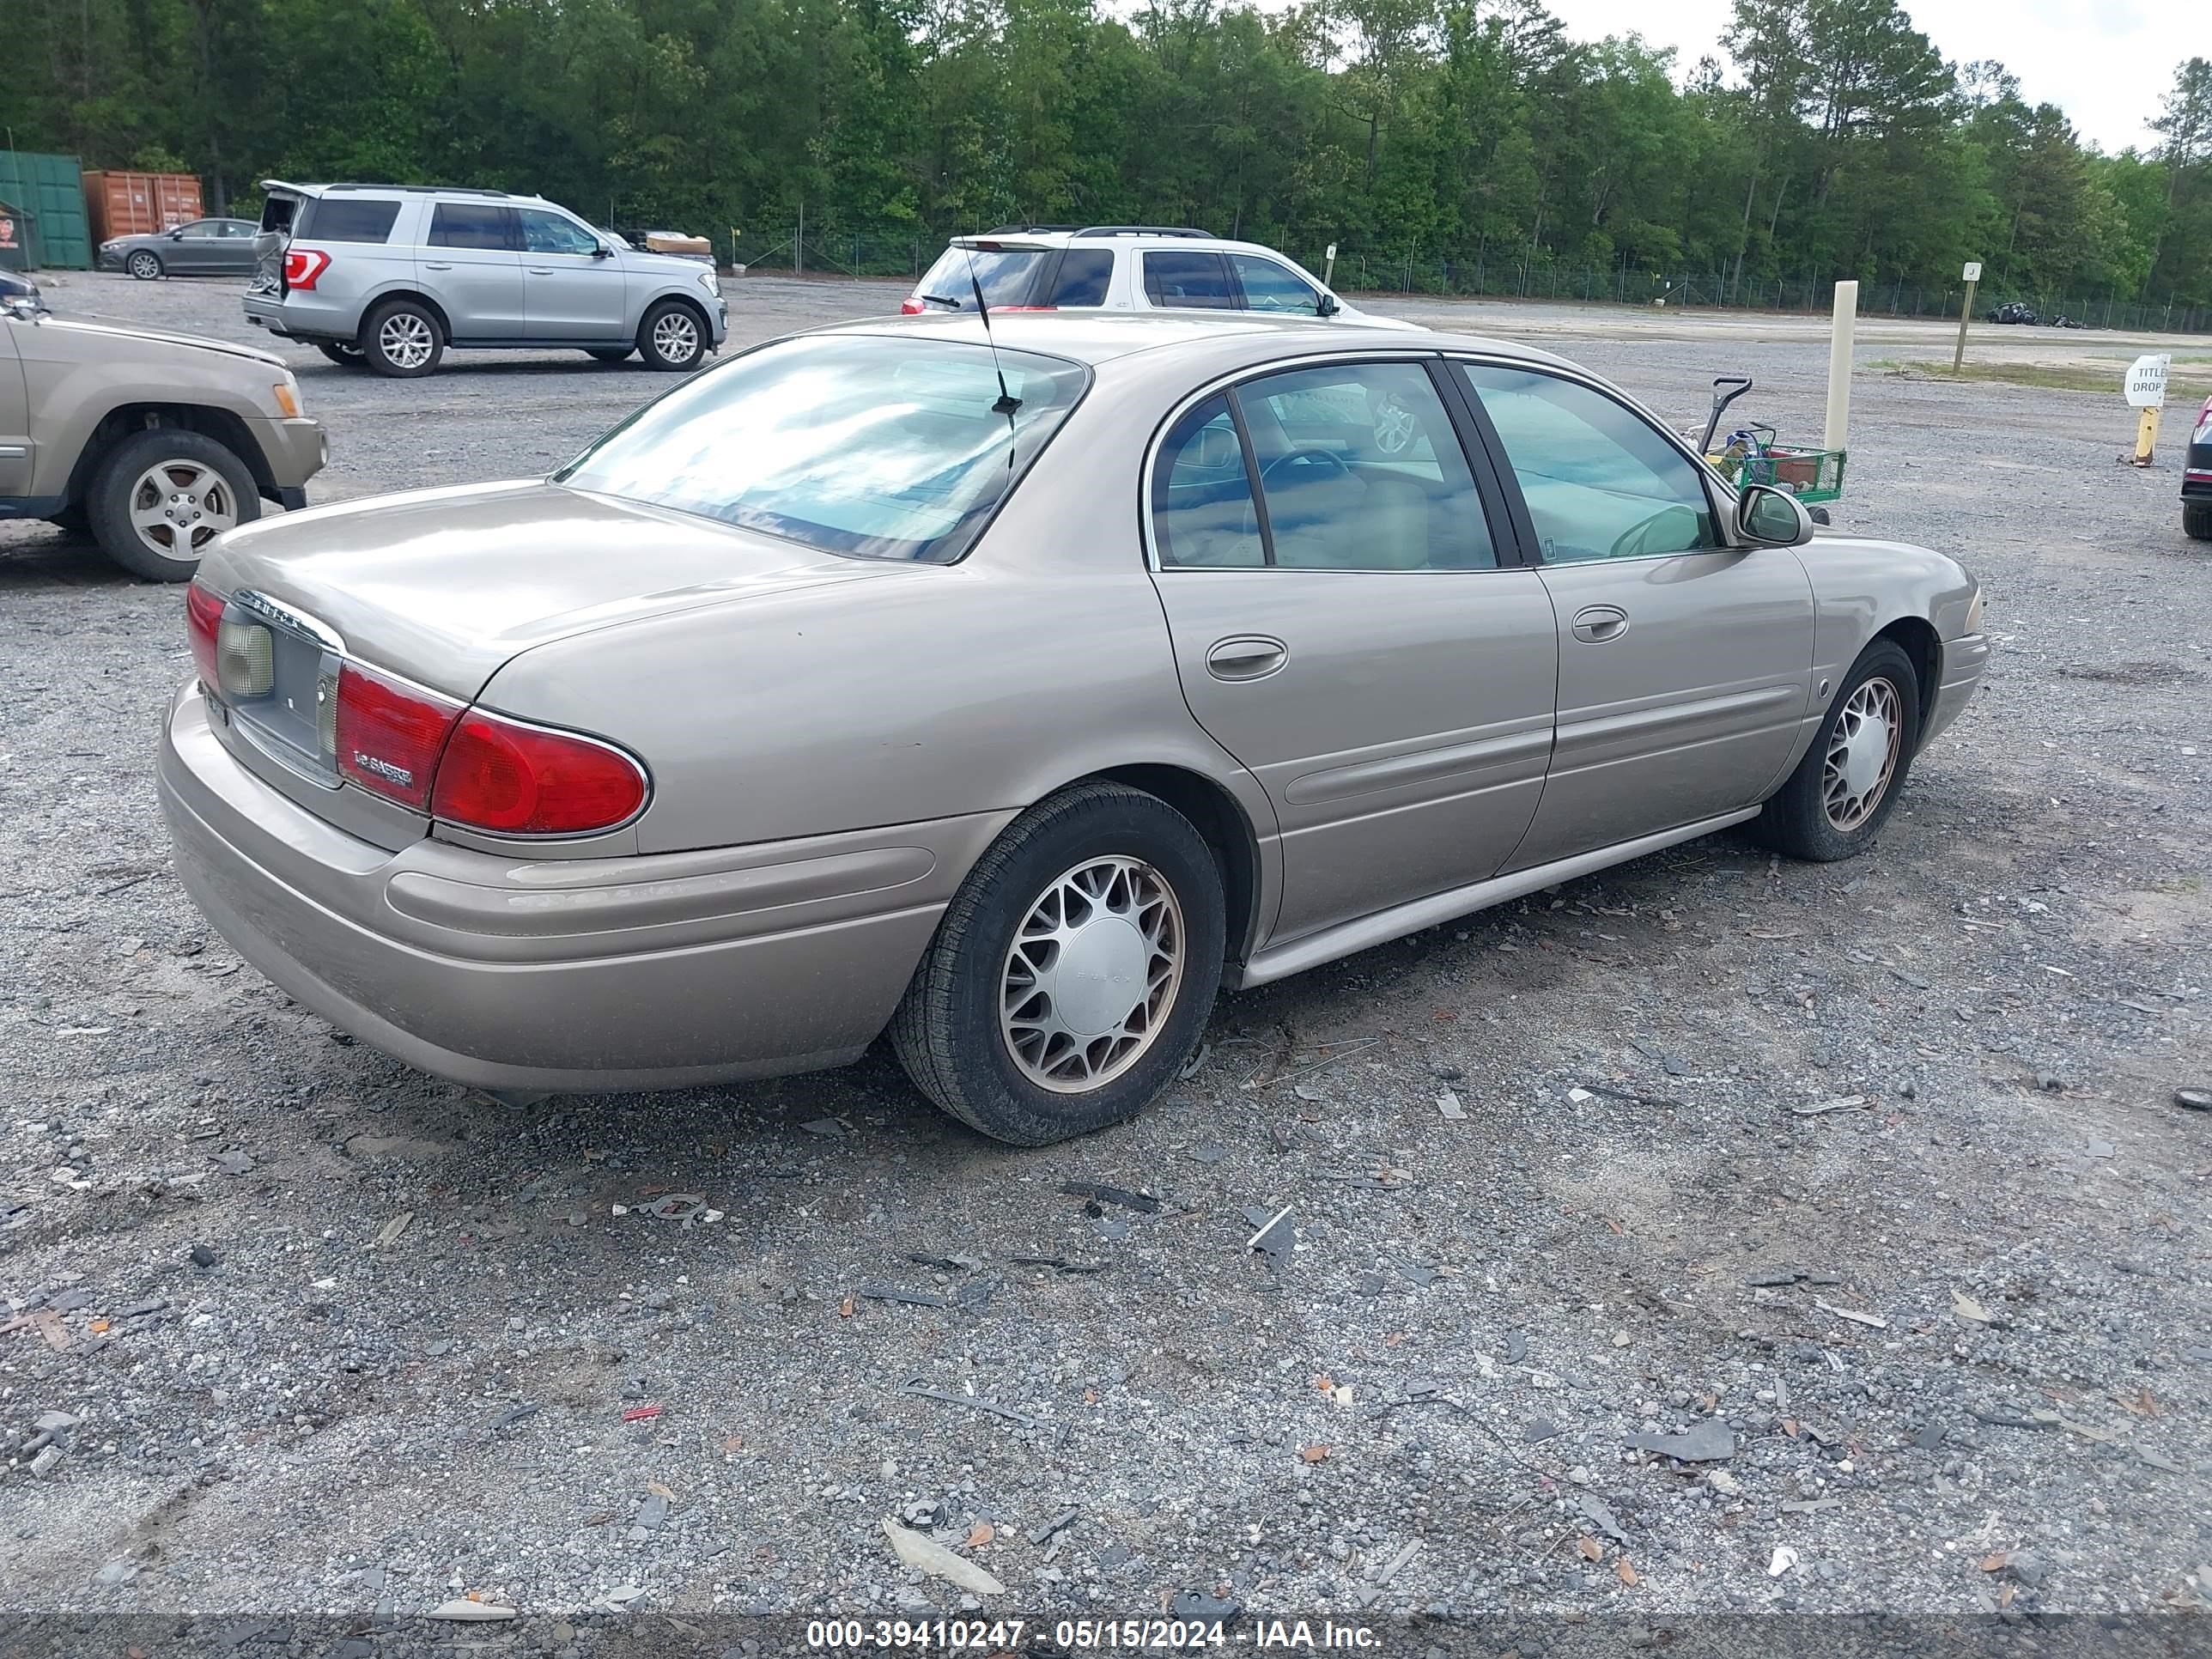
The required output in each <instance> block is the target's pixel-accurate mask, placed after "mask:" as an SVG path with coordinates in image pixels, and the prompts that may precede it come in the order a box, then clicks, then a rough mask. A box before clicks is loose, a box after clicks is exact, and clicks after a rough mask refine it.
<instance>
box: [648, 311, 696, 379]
mask: <svg viewBox="0 0 2212 1659" xmlns="http://www.w3.org/2000/svg"><path fill="white" fill-rule="evenodd" d="M637 349H638V352H639V354H640V355H641V356H643V357H644V359H645V361H646V366H647V368H659V369H666V370H668V371H670V372H671V373H674V374H681V373H683V372H684V370H686V369H692V368H698V367H699V358H700V356H701V355H702V353H704V352H705V350H706V349H707V328H706V325H705V324H703V323H702V322H701V321H700V320H699V313H697V312H696V311H694V310H692V309H691V307H690V306H687V305H685V304H684V301H681V300H663V301H659V303H658V304H656V305H652V306H648V307H646V313H645V316H644V318H643V319H642V320H641V321H640V322H639V324H638V325H637Z"/></svg>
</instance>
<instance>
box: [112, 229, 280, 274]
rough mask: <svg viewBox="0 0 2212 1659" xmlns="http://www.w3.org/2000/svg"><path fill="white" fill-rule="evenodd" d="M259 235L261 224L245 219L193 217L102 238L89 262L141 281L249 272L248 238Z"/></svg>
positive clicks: (251, 265) (251, 262)
mask: <svg viewBox="0 0 2212 1659" xmlns="http://www.w3.org/2000/svg"><path fill="white" fill-rule="evenodd" d="M259 234H261V227H260V226H258V225H257V224H256V223H254V222H253V221H252V220H251V219H195V220H193V221H192V222H191V223H190V224H185V225H179V226H177V227H176V228H174V229H172V230H157V231H150V232H149V233H148V234H145V235H143V236H118V237H115V238H113V239H112V240H108V241H105V242H102V243H101V244H100V252H99V255H98V257H97V258H95V259H94V264H97V265H98V266H99V267H100V270H127V271H129V272H130V273H131V275H132V276H136V277H137V279H138V280H139V281H140V282H142V283H154V282H159V281H160V280H161V278H162V277H164V276H252V274H253V268H254V252H253V239H254V238H255V237H256V236H258V235H259Z"/></svg>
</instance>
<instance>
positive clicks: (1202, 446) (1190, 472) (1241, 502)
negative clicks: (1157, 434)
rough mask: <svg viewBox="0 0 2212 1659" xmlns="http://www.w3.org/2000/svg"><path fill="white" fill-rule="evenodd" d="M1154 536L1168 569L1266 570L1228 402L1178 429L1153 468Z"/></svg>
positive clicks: (1212, 402)
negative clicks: (1157, 539)
mask: <svg viewBox="0 0 2212 1659" xmlns="http://www.w3.org/2000/svg"><path fill="white" fill-rule="evenodd" d="M1152 533H1153V534H1154V535H1155V536H1157V537H1158V538H1159V544H1160V563H1161V564H1162V566H1164V567H1165V568H1177V567H1181V568H1210V569H1222V568H1232V569H1233V568H1238V567H1244V568H1258V567H1259V566H1261V565H1263V564H1265V563H1267V546H1266V544H1264V543H1263V542H1261V539H1260V514H1259V512H1258V510H1257V509H1256V508H1255V507H1254V506H1253V505H1252V475H1251V474H1250V473H1249V471H1247V470H1246V469H1245V465H1244V444H1243V440H1242V439H1240V438H1239V437H1238V436H1237V423H1236V422H1235V420H1234V419H1233V418H1232V417H1231V415H1230V413H1229V402H1228V399H1227V398H1207V399H1206V401H1205V402H1204V403H1202V404H1199V405H1198V406H1197V407H1196V408H1195V409H1193V410H1190V411H1188V413H1187V414H1185V415H1184V416H1183V417H1182V419H1181V420H1179V421H1177V422H1176V423H1175V428H1174V429H1173V430H1172V431H1170V433H1169V434H1168V435H1167V437H1166V439H1165V441H1163V442H1162V443H1161V445H1160V453H1159V459H1158V460H1157V461H1155V462H1154V463H1153V464H1152Z"/></svg>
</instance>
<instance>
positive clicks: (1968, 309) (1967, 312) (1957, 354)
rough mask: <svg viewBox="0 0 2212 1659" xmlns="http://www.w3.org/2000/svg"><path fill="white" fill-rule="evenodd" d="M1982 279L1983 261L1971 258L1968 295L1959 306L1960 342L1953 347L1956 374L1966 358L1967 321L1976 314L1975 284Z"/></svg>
mask: <svg viewBox="0 0 2212 1659" xmlns="http://www.w3.org/2000/svg"><path fill="white" fill-rule="evenodd" d="M1981 280H1982V266H1981V262H1980V261H1979V260H1978V259H1976V260H1970V261H1968V262H1967V265H1966V299H1965V301H1962V302H1961V303H1960V307H1959V343H1958V344H1957V345H1956V346H1955V347H1954V348H1953V349H1952V352H1951V372H1952V373H1953V374H1957V373H1958V372H1959V365H1960V364H1961V363H1963V362H1966V321H1967V319H1969V318H1971V317H1972V315H1973V314H1974V285H1975V284H1976V283H1979V282H1980V281H1981Z"/></svg>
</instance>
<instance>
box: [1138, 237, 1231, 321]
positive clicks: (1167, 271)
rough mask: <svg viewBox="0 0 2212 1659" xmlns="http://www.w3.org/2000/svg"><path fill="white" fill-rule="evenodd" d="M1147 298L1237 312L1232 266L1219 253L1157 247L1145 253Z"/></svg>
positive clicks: (1165, 303)
mask: <svg viewBox="0 0 2212 1659" xmlns="http://www.w3.org/2000/svg"><path fill="white" fill-rule="evenodd" d="M1145 297H1146V298H1147V299H1149V300H1150V301H1152V303H1153V304H1154V305H1156V306H1166V307H1170V308H1176V309H1182V308H1188V309H1193V310H1199V311H1233V310H1234V309H1236V307H1237V295H1236V291H1235V290H1234V289H1231V287H1230V286H1229V267H1228V265H1227V264H1226V263H1225V262H1224V261H1223V259H1222V258H1221V256H1220V255H1219V254H1218V253H1186V252H1183V251H1182V249H1180V248H1155V249H1152V250H1149V251H1148V252H1146V255H1145Z"/></svg>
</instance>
